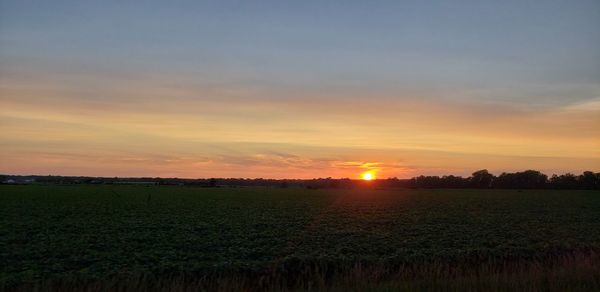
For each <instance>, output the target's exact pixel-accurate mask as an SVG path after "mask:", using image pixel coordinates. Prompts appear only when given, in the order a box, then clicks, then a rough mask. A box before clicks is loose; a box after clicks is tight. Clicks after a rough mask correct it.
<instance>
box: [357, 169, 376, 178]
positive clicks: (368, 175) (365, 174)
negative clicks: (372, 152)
mask: <svg viewBox="0 0 600 292" xmlns="http://www.w3.org/2000/svg"><path fill="white" fill-rule="evenodd" d="M360 178H361V179H362V180H373V179H375V173H373V172H372V171H366V172H363V173H362V174H361V175H360Z"/></svg>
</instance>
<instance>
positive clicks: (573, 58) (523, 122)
mask: <svg viewBox="0 0 600 292" xmlns="http://www.w3.org/2000/svg"><path fill="white" fill-rule="evenodd" d="M482 168H487V169H489V170H490V171H491V172H493V173H495V174H499V173H500V172H503V171H520V170H525V169H536V170H540V171H542V172H544V173H547V174H552V173H565V172H577V173H579V172H581V171H583V170H593V171H600V1H597V0H590V1H579V0H570V1H567V0H565V1H523V0H520V1H222V0H221V1H143V2H142V1H27V0H19V1H6V0H0V173H4V174H40V175H46V174H55V175H90V176H163V177H190V178H194V177H251V178H254V177H264V178H313V177H336V178H337V177H350V178H358V177H359V175H360V173H361V172H362V171H364V170H367V169H371V170H373V171H375V172H376V173H377V177H378V178H385V177H399V178H405V177H412V176H415V175H420V174H425V175H429V174H435V175H443V174H455V175H469V174H470V173H472V172H473V171H475V170H478V169H482Z"/></svg>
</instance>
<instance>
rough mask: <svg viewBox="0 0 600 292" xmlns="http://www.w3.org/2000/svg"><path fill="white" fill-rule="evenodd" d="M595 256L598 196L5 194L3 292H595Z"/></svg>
mask: <svg viewBox="0 0 600 292" xmlns="http://www.w3.org/2000/svg"><path fill="white" fill-rule="evenodd" d="M598 251H600V192H598V191H552V190H524V191H519V190H475V189H471V190H462V189H457V190H408V189H406V190H404V189H398V190H374V189H369V188H364V189H355V190H343V189H323V190H307V189H301V188H191V187H158V186H150V187H147V186H108V185H107V186H93V185H78V186H44V185H29V186H7V185H5V186H0V263H1V265H0V287H1V288H2V289H21V290H29V289H34V288H35V289H42V290H45V289H59V290H65V289H67V288H72V289H73V290H78V289H79V288H81V287H85V288H86V289H87V290H107V289H109V290H119V289H121V290H128V289H131V288H132V287H133V288H138V289H149V290H152V289H159V290H163V289H164V290H186V289H191V288H194V287H196V288H203V289H209V290H212V289H217V290H237V289H257V288H258V289H263V288H268V289H274V290H278V289H283V288H295V289H310V288H315V289H320V288H324V287H325V288H327V289H336V288H339V289H341V290H346V289H348V288H351V289H357V290H365V289H375V288H378V289H382V290H387V289H390V290H395V289H402V288H403V289H408V290H411V289H414V288H419V287H420V288H423V287H425V288H427V287H429V288H431V287H433V288H435V287H438V288H439V287H446V288H452V287H454V289H457V290H462V288H468V289H471V288H473V289H477V288H481V289H486V290H488V289H489V288H493V287H491V286H486V285H496V286H494V287H496V288H498V289H499V290H502V289H505V290H511V289H512V288H529V289H531V288H532V287H533V288H536V287H537V288H548V287H550V288H554V289H559V290H562V288H565V289H574V290H577V289H582V290H586V289H590V290H592V289H598V288H599V287H600V264H598V261H599V260H600V257H598V254H597V252H598ZM357 279H360V281H359V280H357ZM353 280H354V281H357V283H360V285H367V286H353V285H354V284H352V281H353ZM148 283H153V284H152V285H153V286H143V287H142V286H140V285H150V284H148ZM374 283H375V284H374ZM368 285H374V286H368ZM511 285H512V286H511ZM519 285H520V286H519ZM544 285H546V286H544ZM561 285H562V286H561ZM482 287H483V288H482ZM491 290H493V289H491Z"/></svg>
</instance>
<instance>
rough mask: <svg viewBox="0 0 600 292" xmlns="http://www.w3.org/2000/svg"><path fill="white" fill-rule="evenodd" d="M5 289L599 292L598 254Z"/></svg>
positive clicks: (132, 277) (69, 281)
mask: <svg viewBox="0 0 600 292" xmlns="http://www.w3.org/2000/svg"><path fill="white" fill-rule="evenodd" d="M3 290H7V291H286V290H292V291H306V290H309V291H600V255H599V254H598V253H596V252H591V251H588V252H575V253H569V254H561V255H553V256H548V257H545V258H538V259H528V260H505V261H501V262H498V261H495V262H483V263H479V264H468V263H452V262H437V263H436V262H432V263H423V264H422V265H415V264H412V265H402V264H399V265H396V266H395V267H391V266H389V265H364V264H361V263H355V264H352V265H341V266H335V265H331V264H325V263H321V262H313V263H302V264H300V265H298V264H296V265H293V268H290V267H289V266H288V267H274V268H273V269H271V270H269V271H263V272H254V273H235V272H231V273H221V274H212V275H206V274H205V275H201V274H190V273H184V274H176V273H175V274H170V275H164V274H163V275H152V274H122V275H114V276H111V277H107V278H102V279H96V280H83V279H76V278H62V279H46V280H41V281H37V282H34V283H22V284H20V285H18V286H11V287H3Z"/></svg>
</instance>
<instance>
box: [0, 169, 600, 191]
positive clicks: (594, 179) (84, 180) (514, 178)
mask: <svg viewBox="0 0 600 292" xmlns="http://www.w3.org/2000/svg"><path fill="white" fill-rule="evenodd" d="M0 182H1V183H3V184H131V185H174V186H197V187H218V186H231V187H246V186H263V187H282V188H285V187H305V188H308V189H322V188H357V187H375V188H482V189H487V188H492V189H570V190H574V189H581V190H594V189H600V173H594V172H592V171H585V172H583V173H582V174H580V175H575V174H571V173H567V174H562V175H556V174H555V175H552V176H551V177H550V178H548V176H547V175H545V174H543V173H541V172H539V171H536V170H526V171H522V172H514V173H506V172H505V173H502V174H500V175H498V176H495V175H493V174H491V173H490V172H489V171H487V170H486V169H483V170H478V171H476V172H474V173H473V174H472V175H471V176H469V177H461V176H454V175H445V176H424V175H421V176H418V177H413V178H411V179H398V178H387V179H378V180H374V181H369V182H366V181H361V180H354V179H348V178H342V179H333V178H317V179H262V178H256V179H247V178H210V179H185V178H160V177H137V178H135V177H133V178H119V177H86V176H40V175H30V176H21V175H0Z"/></svg>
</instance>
